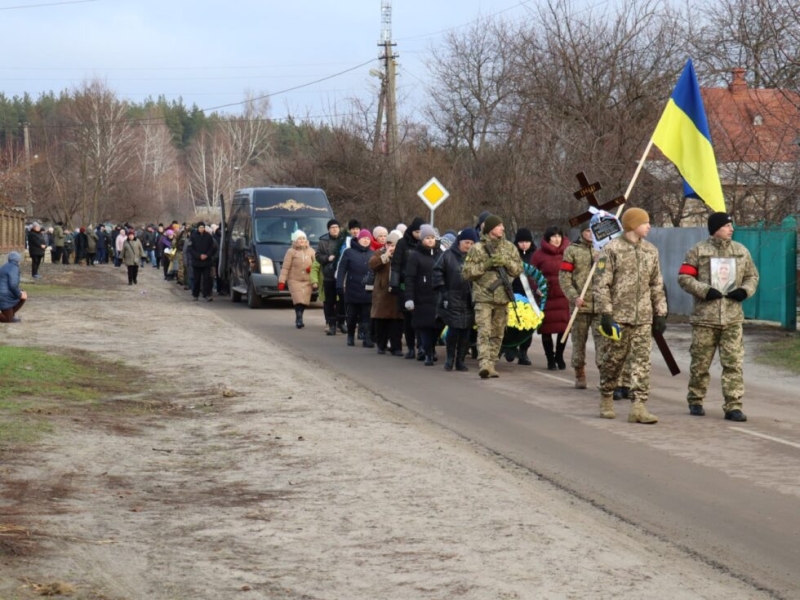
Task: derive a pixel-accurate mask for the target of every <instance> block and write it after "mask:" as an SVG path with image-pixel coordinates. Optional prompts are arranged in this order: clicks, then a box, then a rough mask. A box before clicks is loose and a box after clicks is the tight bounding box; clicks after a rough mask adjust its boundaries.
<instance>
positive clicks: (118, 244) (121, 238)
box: [114, 229, 141, 252]
mask: <svg viewBox="0 0 800 600" xmlns="http://www.w3.org/2000/svg"><path fill="white" fill-rule="evenodd" d="M127 241H128V236H127V235H125V233H124V232H123V231H122V230H121V229H120V232H119V235H118V236H117V237H116V239H115V240H114V248H115V249H116V250H117V252H122V245H123V244H124V243H125V242H127ZM140 245H141V244H140Z"/></svg>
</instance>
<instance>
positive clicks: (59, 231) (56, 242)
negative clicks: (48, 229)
mask: <svg viewBox="0 0 800 600" xmlns="http://www.w3.org/2000/svg"><path fill="white" fill-rule="evenodd" d="M53 246H57V247H59V248H63V247H64V228H63V227H61V225H56V226H55V227H54V228H53Z"/></svg>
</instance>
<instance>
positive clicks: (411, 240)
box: [389, 217, 423, 306]
mask: <svg viewBox="0 0 800 600" xmlns="http://www.w3.org/2000/svg"><path fill="white" fill-rule="evenodd" d="M422 223H423V221H422V219H421V218H420V217H415V218H414V220H413V221H412V222H411V226H410V227H409V228H408V229H406V230H405V232H404V233H403V237H401V238H400V239H399V240H398V241H397V245H396V246H395V249H394V254H393V255H392V272H391V279H390V281H389V287H390V289H391V293H393V294H398V295H399V296H400V298H399V302H400V305H401V306H402V305H403V303H404V302H403V298H402V297H403V293H402V292H403V283H404V282H405V278H406V264H407V263H408V255H409V252H411V251H412V250H414V248H416V247H417V246H419V240H418V239H416V238H415V237H414V234H413V233H411V231H412V229H416V230H419V227H420V225H422Z"/></svg>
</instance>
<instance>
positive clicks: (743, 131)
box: [700, 68, 800, 163]
mask: <svg viewBox="0 0 800 600" xmlns="http://www.w3.org/2000/svg"><path fill="white" fill-rule="evenodd" d="M732 74H733V80H732V81H731V83H730V84H729V85H728V87H727V88H701V90H700V93H701V94H702V96H703V104H704V105H705V108H706V115H707V117H708V126H709V129H710V131H711V140H712V142H713V144H714V151H715V153H716V156H717V162H719V163H728V162H755V163H758V162H772V163H774V162H792V161H795V160H797V159H798V157H799V156H800V146H798V141H800V139H799V138H800V94H797V93H796V92H791V91H789V90H781V89H753V88H749V87H748V86H747V82H746V81H745V78H744V74H745V70H744V69H741V68H736V69H733V70H732Z"/></svg>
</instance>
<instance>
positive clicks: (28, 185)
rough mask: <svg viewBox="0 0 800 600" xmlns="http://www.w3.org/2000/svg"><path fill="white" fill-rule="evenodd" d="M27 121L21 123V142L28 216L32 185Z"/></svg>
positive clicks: (30, 209)
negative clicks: (23, 155)
mask: <svg viewBox="0 0 800 600" xmlns="http://www.w3.org/2000/svg"><path fill="white" fill-rule="evenodd" d="M28 125H29V123H28V122H27V121H25V122H24V123H23V124H22V135H23V143H24V145H25V193H26V195H27V201H28V202H27V206H26V209H27V213H28V216H29V217H32V216H33V211H34V208H33V204H34V202H33V186H31V138H30V136H29V135H28Z"/></svg>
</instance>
